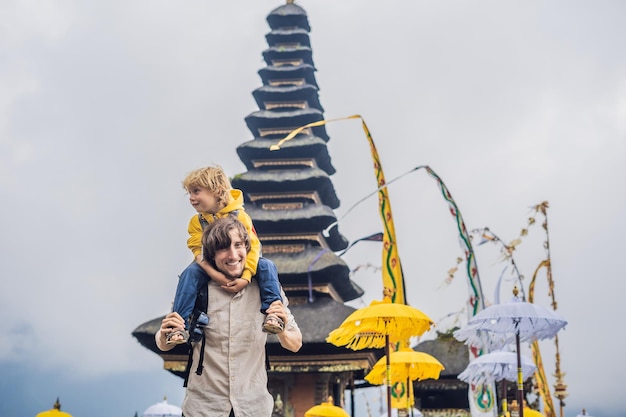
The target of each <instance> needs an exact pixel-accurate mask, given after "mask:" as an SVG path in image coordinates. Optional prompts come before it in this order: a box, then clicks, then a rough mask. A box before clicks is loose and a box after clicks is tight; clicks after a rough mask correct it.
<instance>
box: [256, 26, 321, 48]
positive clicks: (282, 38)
mask: <svg viewBox="0 0 626 417" xmlns="http://www.w3.org/2000/svg"><path fill="white" fill-rule="evenodd" d="M265 40H266V41H267V44H268V45H271V46H275V45H276V44H277V43H287V42H297V43H299V44H300V45H304V46H309V47H310V46H311V39H310V38H309V32H308V31H306V30H305V29H301V28H294V29H275V30H273V31H271V32H270V33H268V34H267V35H265Z"/></svg>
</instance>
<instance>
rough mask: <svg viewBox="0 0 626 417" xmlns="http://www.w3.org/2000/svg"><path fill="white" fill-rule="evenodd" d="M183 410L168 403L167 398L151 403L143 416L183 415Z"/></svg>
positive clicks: (167, 416) (178, 416)
mask: <svg viewBox="0 0 626 417" xmlns="http://www.w3.org/2000/svg"><path fill="white" fill-rule="evenodd" d="M182 415H183V410H181V409H180V408H179V407H176V406H175V405H173V404H168V403H167V399H164V400H163V401H161V402H160V403H156V404H154V405H151V406H150V407H148V408H147V409H146V411H144V412H143V417H181V416H182Z"/></svg>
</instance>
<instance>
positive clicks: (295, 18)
mask: <svg viewBox="0 0 626 417" xmlns="http://www.w3.org/2000/svg"><path fill="white" fill-rule="evenodd" d="M266 20H267V23H268V24H269V26H270V28H272V29H279V28H281V27H292V26H295V27H298V28H302V29H304V30H306V31H307V32H310V31H311V26H309V19H308V18H307V15H306V12H305V11H304V9H303V8H302V7H300V6H298V5H295V4H293V3H292V4H283V5H282V6H279V7H277V8H275V9H274V10H272V11H271V12H270V14H269V15H268V16H267V19H266Z"/></svg>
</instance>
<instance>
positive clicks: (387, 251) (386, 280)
mask: <svg viewBox="0 0 626 417" xmlns="http://www.w3.org/2000/svg"><path fill="white" fill-rule="evenodd" d="M350 119H361V124H362V127H363V131H364V132H365V135H366V136H367V140H368V142H369V145H370V150H371V153H372V160H373V161H374V173H375V175H376V184H377V185H378V209H379V214H380V217H381V219H382V221H383V227H384V233H383V255H382V258H383V259H382V265H383V268H382V271H383V295H384V296H388V297H389V298H390V299H391V302H393V303H400V304H406V296H405V290H404V276H403V274H402V265H401V264H400V256H399V255H398V245H397V243H396V230H395V227H394V224H393V216H392V215H391V202H390V201H389V196H388V194H387V187H386V183H385V176H384V174H383V167H382V165H381V164H380V159H379V157H378V152H377V151H376V146H375V145H374V140H373V139H372V135H371V134H370V131H369V129H368V128H367V125H366V124H365V121H364V120H363V118H362V117H361V116H359V115H353V116H349V117H344V118H340V119H330V120H320V121H318V122H313V123H309V124H307V125H304V126H301V127H299V128H297V129H295V130H293V131H292V132H291V133H289V134H288V135H287V136H285V137H284V138H283V139H281V140H280V141H279V142H278V143H277V144H275V145H272V146H271V147H270V150H272V151H276V150H279V149H280V146H281V145H282V144H283V143H285V142H287V141H288V140H291V139H293V138H294V137H295V136H296V135H298V134H299V133H300V132H302V131H303V130H304V129H307V128H309V127H316V126H323V125H325V124H327V123H330V122H334V121H338V120H350Z"/></svg>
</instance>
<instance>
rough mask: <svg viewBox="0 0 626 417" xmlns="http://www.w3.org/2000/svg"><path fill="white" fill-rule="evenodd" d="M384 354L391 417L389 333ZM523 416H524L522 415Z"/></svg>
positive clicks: (388, 414)
mask: <svg viewBox="0 0 626 417" xmlns="http://www.w3.org/2000/svg"><path fill="white" fill-rule="evenodd" d="M385 356H386V357H387V373H386V374H385V379H386V382H387V417H391V358H389V335H388V334H385ZM522 417H524V416H522Z"/></svg>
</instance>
